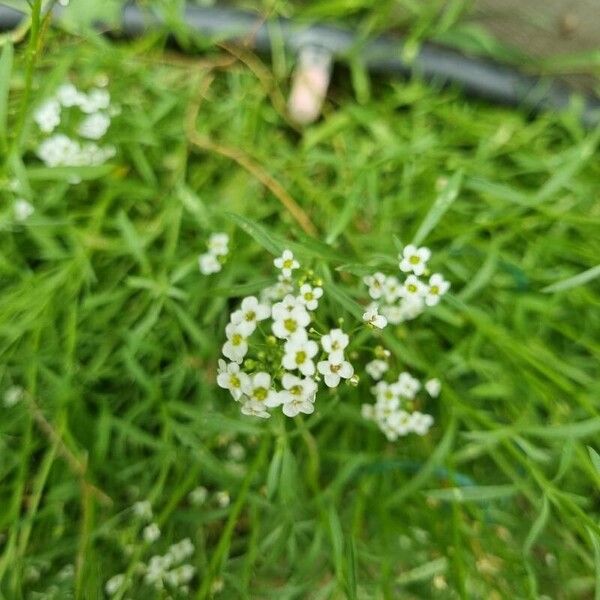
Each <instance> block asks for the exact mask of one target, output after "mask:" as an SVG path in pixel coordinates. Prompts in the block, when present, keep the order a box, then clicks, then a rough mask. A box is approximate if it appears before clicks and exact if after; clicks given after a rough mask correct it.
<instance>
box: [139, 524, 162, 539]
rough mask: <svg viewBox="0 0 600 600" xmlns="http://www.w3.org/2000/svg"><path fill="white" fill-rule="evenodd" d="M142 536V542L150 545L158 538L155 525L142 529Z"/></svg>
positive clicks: (158, 533) (158, 530)
mask: <svg viewBox="0 0 600 600" xmlns="http://www.w3.org/2000/svg"><path fill="white" fill-rule="evenodd" d="M142 535H143V536H144V541H146V542H147V543H148V544H152V543H153V542H155V541H156V540H157V539H158V538H159V537H160V529H159V527H158V525H157V524H156V523H150V525H147V526H146V527H144V531H143V532H142Z"/></svg>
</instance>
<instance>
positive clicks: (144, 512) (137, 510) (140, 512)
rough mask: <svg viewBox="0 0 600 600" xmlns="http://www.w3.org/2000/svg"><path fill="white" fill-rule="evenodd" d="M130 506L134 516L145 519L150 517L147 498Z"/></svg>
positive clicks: (150, 506)
mask: <svg viewBox="0 0 600 600" xmlns="http://www.w3.org/2000/svg"><path fill="white" fill-rule="evenodd" d="M132 508H133V513H134V514H135V516H136V517H139V518H140V519H145V520H147V521H149V520H150V519H151V518H152V505H151V504H150V501H149V500H140V501H138V502H136V503H135V504H134V505H133V507H132Z"/></svg>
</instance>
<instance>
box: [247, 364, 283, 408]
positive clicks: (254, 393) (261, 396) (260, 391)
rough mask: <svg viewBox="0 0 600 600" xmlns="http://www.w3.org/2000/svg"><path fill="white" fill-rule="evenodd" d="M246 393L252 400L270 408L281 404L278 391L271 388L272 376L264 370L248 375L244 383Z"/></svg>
mask: <svg viewBox="0 0 600 600" xmlns="http://www.w3.org/2000/svg"><path fill="white" fill-rule="evenodd" d="M244 394H246V396H248V398H249V399H250V401H251V402H255V403H260V404H262V405H263V406H265V407H268V408H273V407H274V406H279V405H280V404H281V401H280V399H279V395H278V393H277V392H276V391H275V390H274V389H272V388H271V376H270V375H269V374H268V373H265V372H264V371H261V372H259V373H254V374H253V375H250V376H249V377H248V380H247V381H246V383H245V385H244Z"/></svg>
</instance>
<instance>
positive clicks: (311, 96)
mask: <svg viewBox="0 0 600 600" xmlns="http://www.w3.org/2000/svg"><path fill="white" fill-rule="evenodd" d="M330 79H331V54H330V52H329V51H327V50H325V49H324V48H320V47H318V46H306V47H304V48H302V49H301V50H300V52H299V54H298V65H297V67H296V71H295V72H294V80H293V83H292V92H291V94H290V98H289V101H288V111H289V114H290V117H291V118H292V119H293V120H294V121H296V122H297V123H300V124H301V125H307V124H308V123H312V122H314V121H316V120H317V119H318V118H319V115H320V114H321V107H322V106H323V101H324V99H325V96H326V94H327V88H328V87H329V80H330Z"/></svg>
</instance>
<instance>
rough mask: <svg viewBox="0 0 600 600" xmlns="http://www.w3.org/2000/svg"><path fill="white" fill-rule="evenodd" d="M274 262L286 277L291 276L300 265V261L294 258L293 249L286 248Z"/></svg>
mask: <svg viewBox="0 0 600 600" xmlns="http://www.w3.org/2000/svg"><path fill="white" fill-rule="evenodd" d="M273 264H274V265H275V266H276V267H277V268H278V269H280V270H281V273H282V275H283V276H284V277H291V276H292V271H293V270H294V269H298V268H299V267H300V263H299V262H298V261H297V260H296V259H295V258H294V255H293V253H292V251H291V250H284V251H283V254H282V255H281V256H280V257H279V258H276V259H275V260H274V261H273Z"/></svg>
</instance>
